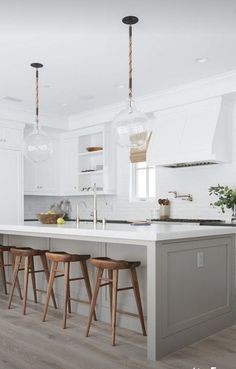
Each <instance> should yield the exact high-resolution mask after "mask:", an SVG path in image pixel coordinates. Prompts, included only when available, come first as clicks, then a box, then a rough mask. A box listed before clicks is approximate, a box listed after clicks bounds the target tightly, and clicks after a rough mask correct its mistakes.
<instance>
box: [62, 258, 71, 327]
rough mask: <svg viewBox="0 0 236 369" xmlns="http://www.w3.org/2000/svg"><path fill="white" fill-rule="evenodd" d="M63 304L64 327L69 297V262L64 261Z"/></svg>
mask: <svg viewBox="0 0 236 369" xmlns="http://www.w3.org/2000/svg"><path fill="white" fill-rule="evenodd" d="M64 265H65V267H64V273H65V274H64V306H63V328H64V329H65V328H66V318H67V307H68V297H69V294H68V292H69V273H70V263H69V262H65V263H64Z"/></svg>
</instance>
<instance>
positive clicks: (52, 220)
mask: <svg viewBox="0 0 236 369" xmlns="http://www.w3.org/2000/svg"><path fill="white" fill-rule="evenodd" d="M63 217H64V214H48V213H38V214H37V218H38V220H39V221H40V223H42V224H57V219H58V218H63Z"/></svg>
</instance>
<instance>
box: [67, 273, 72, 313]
mask: <svg viewBox="0 0 236 369" xmlns="http://www.w3.org/2000/svg"><path fill="white" fill-rule="evenodd" d="M67 288H68V292H67V295H68V298H67V305H68V306H67V308H68V313H69V314H71V299H70V279H69V278H68V286H67Z"/></svg>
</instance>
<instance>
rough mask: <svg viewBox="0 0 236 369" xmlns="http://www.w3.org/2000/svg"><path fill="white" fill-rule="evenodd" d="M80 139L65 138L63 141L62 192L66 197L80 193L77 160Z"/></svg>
mask: <svg viewBox="0 0 236 369" xmlns="http://www.w3.org/2000/svg"><path fill="white" fill-rule="evenodd" d="M77 147H78V138H77V137H65V138H63V140H62V153H63V158H62V173H61V178H62V191H63V194H65V195H75V194H76V193H77V192H78V176H77V160H78V157H77V155H78V151H77Z"/></svg>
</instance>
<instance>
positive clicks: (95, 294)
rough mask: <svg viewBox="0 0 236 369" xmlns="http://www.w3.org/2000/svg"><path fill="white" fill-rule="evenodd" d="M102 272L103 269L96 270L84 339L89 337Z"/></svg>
mask: <svg viewBox="0 0 236 369" xmlns="http://www.w3.org/2000/svg"><path fill="white" fill-rule="evenodd" d="M103 271H104V269H101V268H98V270H97V276H96V282H95V288H94V292H93V297H92V301H91V306H90V312H89V316H88V323H87V329H86V334H85V336H86V337H88V335H89V330H90V327H91V322H92V317H93V314H94V312H95V307H96V301H97V297H98V291H99V288H100V284H101V278H102V275H103Z"/></svg>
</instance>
